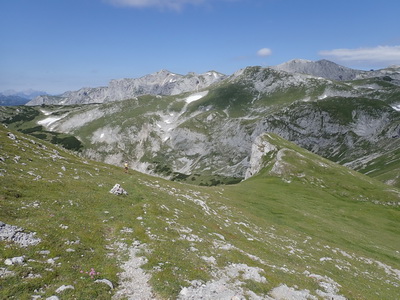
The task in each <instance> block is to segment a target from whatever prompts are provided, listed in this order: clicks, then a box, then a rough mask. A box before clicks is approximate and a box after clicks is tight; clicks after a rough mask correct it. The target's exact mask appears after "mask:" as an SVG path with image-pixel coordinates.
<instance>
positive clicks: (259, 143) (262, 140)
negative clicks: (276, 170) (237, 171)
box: [244, 133, 278, 179]
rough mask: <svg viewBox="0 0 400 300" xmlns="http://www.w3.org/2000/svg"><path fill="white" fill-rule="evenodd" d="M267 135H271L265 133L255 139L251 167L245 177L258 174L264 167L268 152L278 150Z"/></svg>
mask: <svg viewBox="0 0 400 300" xmlns="http://www.w3.org/2000/svg"><path fill="white" fill-rule="evenodd" d="M267 137H269V135H268V134H267V133H264V134H261V135H259V136H258V137H256V139H255V140H254V143H253V145H252V147H251V154H250V167H249V168H248V169H247V171H246V174H245V178H244V179H248V178H250V177H251V176H254V175H256V174H257V173H258V172H259V171H260V170H261V169H263V168H264V166H265V164H264V157H265V156H266V155H267V154H268V153H271V152H276V151H278V149H277V147H276V146H275V145H273V144H271V143H270V142H269V141H268V139H267Z"/></svg>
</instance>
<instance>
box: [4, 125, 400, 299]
mask: <svg viewBox="0 0 400 300" xmlns="http://www.w3.org/2000/svg"><path fill="white" fill-rule="evenodd" d="M7 132H8V131H7V130H5V129H4V128H2V127H0V140H1V144H0V145H1V146H0V147H1V148H0V156H1V157H2V158H4V162H0V172H1V173H2V174H3V175H4V176H1V177H0V186H1V189H0V220H1V221H3V222H5V223H7V224H10V225H17V226H21V227H23V228H25V229H26V231H28V232H29V231H34V232H37V236H38V237H40V238H41V239H42V242H41V243H40V244H38V245H36V246H30V247H28V248H19V247H18V246H16V245H14V244H11V243H7V242H0V245H1V247H0V257H1V258H2V260H3V259H5V258H10V257H15V256H20V255H24V256H25V260H26V264H25V265H22V266H12V267H7V269H9V270H11V271H14V272H15V274H16V276H10V277H4V278H0V286H1V287H2V288H1V289H0V298H10V297H12V296H13V297H15V298H17V299H30V296H31V295H35V294H41V295H42V296H47V297H48V296H50V295H53V294H55V293H54V291H55V289H57V288H58V287H59V286H61V285H63V284H65V285H69V284H71V285H73V286H74V287H75V289H74V290H68V291H65V292H63V294H62V295H63V296H64V295H65V297H68V298H71V299H72V298H77V299H109V298H110V293H109V288H108V287H107V286H106V285H102V284H95V283H94V281H93V279H91V278H89V277H88V276H87V275H86V274H81V273H80V270H84V271H89V270H90V268H94V269H95V270H96V271H98V272H100V273H101V274H100V275H98V276H96V278H107V279H109V280H111V281H112V282H113V283H114V285H116V284H117V282H118V278H117V272H118V271H119V269H118V267H117V255H116V254H117V252H116V249H114V248H115V247H114V246H113V243H114V242H115V241H122V239H124V240H123V241H124V242H126V243H128V244H129V243H130V242H131V241H134V240H138V241H140V242H141V243H146V244H147V247H148V249H150V250H151V251H149V252H146V253H143V255H146V256H147V258H148V263H147V264H146V265H145V266H144V268H145V269H146V270H147V271H149V272H151V274H152V279H151V284H152V286H153V288H154V290H155V291H156V293H157V294H158V295H159V296H160V297H162V298H169V297H171V296H172V297H174V296H175V295H177V293H179V291H180V289H181V287H182V286H188V285H189V283H188V282H189V281H191V280H195V279H197V280H202V281H203V282H207V281H208V280H210V279H211V278H212V274H215V272H216V271H217V270H221V269H223V268H224V267H226V266H228V265H230V264H231V263H243V264H246V265H248V266H252V267H259V268H261V269H263V270H264V272H263V273H262V275H263V276H265V277H266V279H267V282H266V283H258V282H255V281H252V280H243V282H245V285H244V286H243V288H244V289H245V290H246V289H249V290H252V291H253V292H255V293H257V294H259V295H263V294H264V295H265V294H268V293H269V292H270V291H271V289H273V288H274V287H277V286H279V285H280V284H287V285H288V286H291V287H293V286H296V287H297V288H298V289H308V290H310V291H311V293H312V294H314V295H316V290H317V289H319V290H323V289H322V288H321V286H320V285H319V284H321V279H318V278H319V277H317V276H315V275H313V274H317V275H321V276H327V277H329V278H331V279H332V280H334V281H335V282H337V283H338V284H340V287H339V291H338V293H339V294H342V295H344V296H346V297H348V298H350V299H365V298H368V299H395V295H396V294H397V292H398V286H399V284H400V280H399V277H398V275H396V274H395V273H394V272H395V271H394V270H393V268H394V269H397V270H398V269H399V268H400V265H399V258H400V254H399V252H398V249H399V248H400V231H399V220H400V211H399V208H398V207H393V206H384V205H377V204H373V203H372V202H371V200H376V201H382V202H391V201H398V196H396V194H395V193H394V192H393V191H392V192H390V191H388V189H389V188H388V187H387V186H385V185H382V184H380V183H379V182H376V181H374V180H371V179H369V178H367V177H365V176H362V175H361V176H360V175H358V174H357V173H355V172H351V174H352V175H350V174H349V171H348V170H347V169H345V168H342V167H338V166H336V165H333V164H331V163H330V162H328V161H325V160H324V161H323V162H324V163H325V164H329V166H330V167H325V168H323V172H321V171H322V169H321V167H318V164H317V163H314V162H313V161H314V160H315V162H319V158H318V159H317V158H316V156H310V157H311V158H312V159H311V160H309V159H306V160H305V161H304V163H303V164H300V169H301V168H303V169H302V170H299V169H295V170H293V169H292V170H291V172H294V171H296V170H297V171H298V172H300V171H301V172H303V173H304V174H306V176H304V177H299V178H298V177H297V176H293V178H289V179H290V180H291V183H288V180H287V179H288V178H286V179H285V181H283V180H282V179H281V178H280V177H276V176H271V175H269V174H268V172H269V168H268V167H267V168H266V169H265V172H264V173H263V174H260V175H258V176H255V177H253V178H251V179H250V180H247V181H245V182H242V183H241V184H238V185H234V186H225V187H214V188H205V187H204V188H202V187H196V186H190V185H185V184H179V183H176V182H175V183H174V182H168V181H164V180H161V179H157V178H152V177H149V176H146V175H143V174H139V173H136V172H130V173H129V174H124V173H123V171H122V170H121V169H120V168H117V167H113V166H108V165H104V164H101V163H97V162H92V161H88V162H86V163H83V162H82V160H81V159H80V158H78V157H76V156H75V155H73V154H71V153H66V152H64V151H62V150H61V149H58V148H55V147H54V146H52V145H49V144H45V143H42V142H38V141H37V140H36V142H32V141H34V140H33V139H32V138H30V137H29V138H26V137H25V136H24V135H22V134H19V133H18V134H17V137H18V143H16V142H15V141H13V140H11V139H9V138H8V137H7ZM276 142H277V143H279V144H281V146H280V147H286V148H291V149H294V150H295V151H299V152H300V153H302V154H303V155H306V156H307V157H309V155H310V154H309V153H307V152H303V151H304V150H302V149H300V148H297V147H294V146H293V145H291V144H289V143H287V144H286V143H284V142H283V141H281V140H277V141H276ZM43 145H45V147H46V148H44V147H43ZM55 151H57V152H55ZM57 153H58V154H59V155H57ZM15 156H20V158H19V159H18V160H17V159H16V160H14V159H15ZM287 158H288V159H289V161H290V159H293V162H292V164H293V165H294V166H297V167H298V166H299V165H297V163H296V162H297V161H298V157H297V156H294V157H291V156H290V155H289V156H288V157H287ZM332 166H334V167H332ZM64 169H65V171H64ZM29 171H30V172H31V174H33V175H31V174H28V173H27V172H29ZM37 175H39V176H41V177H40V178H38V180H35V179H36V178H37ZM316 178H320V180H321V181H317V179H316ZM115 183H120V184H121V185H122V186H123V187H124V188H125V189H126V190H127V191H128V192H129V195H127V196H123V197H118V196H114V195H111V194H109V193H108V191H109V190H110V189H111V187H112V186H113V185H114V184H115ZM397 193H398V190H397ZM355 199H360V200H365V201H356V200H355ZM62 226H68V228H67V229H65V227H62ZM124 228H132V229H133V233H128V232H126V231H123V229H124ZM76 241H79V243H76ZM74 242H75V243H74ZM68 248H71V249H74V250H75V252H67V251H66V250H67V249H68ZM196 249H197V251H195V250H196ZM41 250H50V254H49V255H42V254H39V253H38V251H41ZM110 253H113V254H114V255H111V254H110ZM202 257H203V258H202ZM204 257H213V258H215V264H210V263H209V262H207V261H206V260H205V259H204ZM49 258H58V259H57V260H56V264H55V265H51V264H49V263H47V259H49ZM383 264H384V265H385V266H386V269H385V268H383V267H382V266H384V265H383ZM2 267H5V266H4V265H3V266H2ZM29 274H33V275H35V274H40V275H41V276H42V277H41V278H28V275H29ZM327 277H323V278H325V279H326V278H327ZM21 278H23V279H22V280H21ZM326 281H328V279H326ZM35 290H39V292H38V291H35ZM112 292H113V291H112Z"/></svg>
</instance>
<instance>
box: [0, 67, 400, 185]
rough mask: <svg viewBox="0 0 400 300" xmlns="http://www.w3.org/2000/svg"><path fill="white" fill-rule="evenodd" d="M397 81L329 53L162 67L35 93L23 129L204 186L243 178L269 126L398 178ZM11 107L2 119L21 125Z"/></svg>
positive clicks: (399, 71)
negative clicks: (220, 67)
mask: <svg viewBox="0 0 400 300" xmlns="http://www.w3.org/2000/svg"><path fill="white" fill-rule="evenodd" d="M399 80H400V67H394V66H393V67H390V68H386V69H382V70H376V71H373V70H371V71H360V70H352V69H349V68H345V67H342V66H340V65H337V64H335V63H333V62H329V61H326V60H322V61H317V62H311V61H307V60H293V61H290V62H287V63H285V64H282V65H279V66H276V67H268V68H262V67H247V68H245V69H241V70H238V71H237V72H235V73H234V74H232V75H230V76H226V75H222V74H220V73H218V72H207V73H204V74H200V75H196V74H193V73H191V74H188V75H177V74H173V73H171V72H168V71H165V70H163V71H160V72H157V73H154V74H150V75H146V76H144V77H141V78H138V79H121V80H113V81H111V82H110V85H109V86H108V87H103V88H90V89H89V88H86V89H81V90H79V91H75V92H66V93H64V94H62V95H60V96H59V97H53V96H40V97H36V98H35V99H33V100H32V101H30V102H29V103H28V104H27V105H28V106H26V107H24V109H23V110H24V111H26V114H28V115H30V116H31V117H29V118H30V122H28V123H27V122H23V124H20V125H21V126H22V127H20V129H21V130H24V132H30V133H32V134H36V135H37V136H41V137H47V138H49V139H50V140H54V141H59V142H61V143H62V142H63V140H64V139H66V140H67V141H68V142H64V144H68V143H69V144H72V145H73V147H75V148H76V149H79V150H80V151H81V153H82V155H84V156H86V157H88V158H91V159H95V160H99V161H104V162H107V163H111V164H115V165H122V164H123V162H125V161H127V162H128V164H129V166H130V167H131V168H133V169H136V170H138V171H141V172H145V173H149V174H153V175H158V176H162V177H165V178H169V179H172V180H184V181H189V182H191V183H195V184H202V185H209V184H219V183H226V182H238V181H240V180H242V179H244V178H245V177H246V173H247V172H248V170H249V169H250V168H252V165H251V161H252V158H251V155H252V154H251V152H252V150H251V149H252V146H253V144H254V142H255V140H256V138H257V137H258V136H259V135H261V134H263V133H264V132H273V133H276V134H278V135H280V136H281V137H283V138H285V139H287V140H289V141H292V142H295V143H296V144H297V145H299V146H301V147H303V148H305V149H308V150H310V151H312V152H314V153H316V154H318V155H320V156H323V157H325V158H328V159H331V160H332V161H334V162H338V163H340V164H343V165H346V166H348V167H350V168H353V169H354V170H358V171H360V172H363V173H366V174H369V175H370V176H375V177H377V178H380V179H381V180H383V181H384V182H386V183H388V184H391V185H395V186H399V185H400V175H399V172H398V170H399V161H400V153H399V148H400V144H399V143H400V142H399V141H400V139H399V136H400V113H399V111H400V86H399V82H400V81H399ZM125 98H128V99H125ZM123 99H125V100H123ZM117 100H118V101H117ZM67 104H69V105H67ZM87 104H91V105H87ZM38 105H41V107H39V106H38ZM19 111H21V109H19ZM13 114H14V113H12V112H10V111H9V112H8V113H5V112H4V113H3V119H4V120H5V119H7V118H8V120H5V121H6V122H7V123H9V124H12V123H14V124H17V123H15V122H14V121H13V117H11V116H12V115H13ZM18 118H21V113H19V117H18ZM18 118H17V120H18ZM18 126H19V125H17V127H18ZM17 127H16V128H17ZM55 134H57V136H55ZM60 134H62V135H64V136H62V137H60ZM74 139H75V140H74Z"/></svg>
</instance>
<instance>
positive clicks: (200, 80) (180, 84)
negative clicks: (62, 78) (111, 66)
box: [26, 70, 226, 106]
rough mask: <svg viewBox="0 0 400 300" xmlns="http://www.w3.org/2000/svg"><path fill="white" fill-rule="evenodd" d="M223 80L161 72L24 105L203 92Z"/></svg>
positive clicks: (212, 74) (211, 75)
mask: <svg viewBox="0 0 400 300" xmlns="http://www.w3.org/2000/svg"><path fill="white" fill-rule="evenodd" d="M224 78H226V76H225V75H223V74H221V73H218V72H215V71H210V72H206V73H203V74H196V73H189V74H187V75H179V74H174V73H171V72H169V71H167V70H161V71H159V72H156V73H153V74H149V75H146V76H143V77H140V78H123V79H114V80H111V81H110V83H109V85H108V86H107V87H97V88H87V87H86V88H82V89H80V90H78V91H69V92H65V93H64V94H62V95H60V96H48V95H44V96H38V97H36V98H34V99H33V100H31V101H30V102H28V103H27V104H26V105H30V106H35V105H42V104H59V105H72V104H90V103H105V102H112V101H121V100H126V99H132V98H135V97H138V96H142V95H178V94H181V93H185V92H190V91H197V90H199V89H204V88H207V87H208V86H210V85H212V84H214V83H216V82H219V81H221V80H222V79H224Z"/></svg>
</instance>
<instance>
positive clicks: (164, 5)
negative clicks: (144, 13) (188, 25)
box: [105, 0, 206, 11]
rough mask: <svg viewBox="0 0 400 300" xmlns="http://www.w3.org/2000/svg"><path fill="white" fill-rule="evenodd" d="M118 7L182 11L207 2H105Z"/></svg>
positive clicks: (198, 0)
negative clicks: (186, 6) (187, 7)
mask: <svg viewBox="0 0 400 300" xmlns="http://www.w3.org/2000/svg"><path fill="white" fill-rule="evenodd" d="M105 1H106V2H108V3H111V4H114V5H117V6H130V7H137V8H145V7H156V8H161V9H172V10H177V11H179V10H182V8H183V7H184V6H185V5H188V4H192V5H195V4H201V3H204V2H206V0H105Z"/></svg>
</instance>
